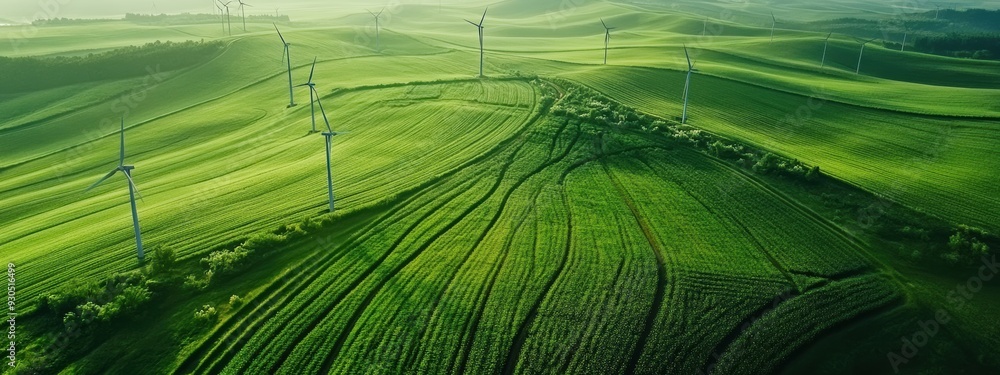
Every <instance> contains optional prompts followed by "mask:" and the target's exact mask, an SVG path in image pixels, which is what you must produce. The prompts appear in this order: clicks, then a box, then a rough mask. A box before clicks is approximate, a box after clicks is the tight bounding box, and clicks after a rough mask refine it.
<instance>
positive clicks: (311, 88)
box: [296, 58, 325, 133]
mask: <svg viewBox="0 0 1000 375" xmlns="http://www.w3.org/2000/svg"><path fill="white" fill-rule="evenodd" d="M315 72H316V58H313V64H312V70H310V71H309V81H306V83H303V84H301V85H298V86H296V87H303V86H308V87H309V108H310V112H312V131H311V132H312V133H315V132H316V99H314V96H313V93H314V92H316V83H315V82H313V73H315ZM324 116H325V114H324Z"/></svg>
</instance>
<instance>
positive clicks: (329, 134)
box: [305, 59, 347, 212]
mask: <svg viewBox="0 0 1000 375" xmlns="http://www.w3.org/2000/svg"><path fill="white" fill-rule="evenodd" d="M315 70H316V60H315V59H313V71H315ZM309 82H310V83H309V84H307V85H305V86H309V90H310V91H309V92H310V95H312V94H313V93H314V94H316V103H317V104H319V111H320V113H322V114H323V122H324V123H326V131H325V132H323V138H326V187H327V195H328V197H329V198H330V212H333V210H334V209H335V208H336V206H335V204H334V202H335V201H334V197H333V169H332V168H331V166H330V151H331V150H330V149H331V148H332V147H333V137H335V136H338V135H341V134H347V133H345V132H335V131H333V129H332V128H331V127H330V119H329V118H327V117H326V110H324V109H323V101H322V100H320V95H319V91H316V84H315V83H312V73H309ZM315 116H316V115H315V114H313V120H314V121H315ZM314 126H315V125H314Z"/></svg>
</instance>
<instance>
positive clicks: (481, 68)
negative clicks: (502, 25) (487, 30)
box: [465, 7, 490, 77]
mask: <svg viewBox="0 0 1000 375" xmlns="http://www.w3.org/2000/svg"><path fill="white" fill-rule="evenodd" d="M489 10H490V8H489V7H486V10H485V11H483V18H482V19H481V20H479V23H475V22H472V21H469V20H465V22H468V23H470V24H472V26H475V27H476V29H478V30H479V76H480V77H482V76H483V58H484V56H485V55H484V53H483V22H486V12H488V11H489Z"/></svg>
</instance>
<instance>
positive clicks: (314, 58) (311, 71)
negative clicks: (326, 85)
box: [308, 57, 318, 83]
mask: <svg viewBox="0 0 1000 375" xmlns="http://www.w3.org/2000/svg"><path fill="white" fill-rule="evenodd" d="M316 59H318V57H313V66H312V70H310V71H309V81H308V82H309V83H312V81H313V73H315V72H316Z"/></svg>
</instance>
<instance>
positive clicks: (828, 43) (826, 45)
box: [819, 33, 833, 68]
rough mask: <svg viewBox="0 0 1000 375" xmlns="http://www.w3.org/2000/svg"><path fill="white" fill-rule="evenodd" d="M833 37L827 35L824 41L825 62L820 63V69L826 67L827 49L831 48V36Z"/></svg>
mask: <svg viewBox="0 0 1000 375" xmlns="http://www.w3.org/2000/svg"><path fill="white" fill-rule="evenodd" d="M832 35H833V33H829V34H826V39H824V40H823V60H821V61H820V63H819V67H820V68H824V67H826V48H827V47H829V46H830V36H832Z"/></svg>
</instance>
